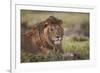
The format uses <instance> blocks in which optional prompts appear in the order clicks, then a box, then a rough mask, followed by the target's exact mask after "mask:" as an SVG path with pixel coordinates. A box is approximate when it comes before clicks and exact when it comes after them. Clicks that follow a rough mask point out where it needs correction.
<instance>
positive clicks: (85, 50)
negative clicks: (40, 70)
mask: <svg viewBox="0 0 100 73" xmlns="http://www.w3.org/2000/svg"><path fill="white" fill-rule="evenodd" d="M62 43H63V44H62V46H63V49H64V51H65V53H78V54H79V55H80V59H77V60H86V59H89V40H85V41H75V40H71V39H67V37H64V40H63V42H62ZM67 60H74V59H73V58H70V57H69V58H65V57H63V56H62V54H59V53H55V52H53V51H52V52H50V53H49V54H47V55H43V54H31V53H26V52H24V51H22V53H21V62H22V63H23V62H24V63H26V62H47V61H67Z"/></svg>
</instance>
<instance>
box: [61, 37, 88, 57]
mask: <svg viewBox="0 0 100 73" xmlns="http://www.w3.org/2000/svg"><path fill="white" fill-rule="evenodd" d="M63 48H64V50H65V52H72V53H79V54H80V57H81V59H89V40H87V41H86V40H85V41H73V40H70V39H67V38H66V37H64V40H63Z"/></svg>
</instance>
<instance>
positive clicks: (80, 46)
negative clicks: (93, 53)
mask: <svg viewBox="0 0 100 73" xmlns="http://www.w3.org/2000/svg"><path fill="white" fill-rule="evenodd" d="M49 16H55V17H57V18H58V19H61V20H62V21H63V28H64V37H63V42H62V46H63V49H64V51H65V52H66V53H77V54H79V55H80V59H77V60H86V59H89V54H90V53H89V52H90V51H89V50H90V49H89V32H90V31H89V27H90V25H89V24H90V23H89V19H90V18H89V17H90V15H89V13H80V12H55V11H35V10H21V25H22V27H21V33H23V32H24V31H25V29H23V27H24V26H25V27H28V28H31V27H32V26H34V25H36V24H37V23H39V22H41V21H44V20H45V19H47V18H48V17H49ZM48 56H49V58H48ZM48 56H47V57H46V58H44V57H43V56H40V55H39V56H36V55H32V54H26V53H25V52H21V61H22V62H31V61H32V62H38V61H51V60H52V58H53V61H56V60H65V59H62V58H60V57H58V56H57V54H56V56H55V55H52V56H51V55H48ZM37 57H39V58H37ZM66 60H70V59H66ZM71 60H72V59H71Z"/></svg>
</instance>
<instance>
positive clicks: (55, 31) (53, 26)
mask: <svg viewBox="0 0 100 73" xmlns="http://www.w3.org/2000/svg"><path fill="white" fill-rule="evenodd" d="M45 26H46V27H45V29H44V36H46V40H47V41H49V43H53V44H54V45H59V44H61V41H62V38H63V33H64V32H63V31H64V30H63V28H62V21H61V20H58V19H55V20H54V19H53V18H52V20H49V22H46V23H45Z"/></svg>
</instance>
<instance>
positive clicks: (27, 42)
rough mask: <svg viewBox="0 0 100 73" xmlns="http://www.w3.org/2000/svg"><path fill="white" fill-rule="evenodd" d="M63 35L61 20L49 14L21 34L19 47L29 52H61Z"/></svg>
mask: <svg viewBox="0 0 100 73" xmlns="http://www.w3.org/2000/svg"><path fill="white" fill-rule="evenodd" d="M63 35H64V29H63V21H62V20H60V19H57V18H56V17H54V16H49V17H48V18H47V19H46V20H44V21H42V22H40V23H38V24H36V26H34V27H32V28H31V29H30V30H28V31H26V32H24V33H23V34H22V35H21V49H22V50H23V51H25V52H29V53H39V52H40V53H44V54H47V53H48V52H50V51H51V50H54V51H55V52H59V53H63V52H64V50H63V48H62V39H63Z"/></svg>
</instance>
